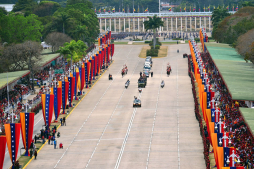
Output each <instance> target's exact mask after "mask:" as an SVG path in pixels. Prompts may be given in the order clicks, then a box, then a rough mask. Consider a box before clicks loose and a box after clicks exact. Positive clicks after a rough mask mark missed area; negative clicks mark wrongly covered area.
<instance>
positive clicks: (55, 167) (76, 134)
mask: <svg viewBox="0 0 254 169" xmlns="http://www.w3.org/2000/svg"><path fill="white" fill-rule="evenodd" d="M131 51H132V49H131V50H130V51H129V53H128V55H127V56H126V60H125V63H126V61H127V59H128V58H129V54H130V52H131ZM119 53H120V52H118V53H117V54H119ZM117 54H116V55H117ZM116 55H115V56H116ZM121 70H122V68H120V70H119V71H118V73H120V71H121ZM113 82H114V79H113V80H112V81H111V83H110V84H109V86H108V88H107V89H106V91H105V92H104V93H103V95H102V96H101V98H100V99H99V101H98V102H97V103H96V105H95V106H94V108H93V110H92V111H91V112H90V114H89V115H88V117H87V118H86V120H85V121H84V123H83V124H82V126H81V127H80V128H79V130H78V132H77V134H76V135H75V136H74V138H73V139H72V141H71V143H70V144H69V146H68V147H67V148H66V150H65V151H64V153H63V155H62V156H61V157H60V159H59V160H58V161H57V163H56V165H55V167H54V168H56V167H57V165H58V164H59V162H60V161H61V159H62V158H63V157H64V155H65V154H66V152H67V151H68V150H69V148H70V146H71V145H72V143H73V142H74V141H75V139H76V137H77V136H78V134H79V133H80V131H81V129H82V128H83V127H84V125H85V124H86V122H87V121H88V119H89V118H90V116H91V114H92V113H93V112H94V110H95V109H96V107H97V105H98V104H99V103H100V101H101V100H102V98H103V97H104V95H105V94H106V92H107V91H108V89H109V88H110V87H111V85H112V83H113Z"/></svg>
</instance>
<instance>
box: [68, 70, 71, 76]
mask: <svg viewBox="0 0 254 169" xmlns="http://www.w3.org/2000/svg"><path fill="white" fill-rule="evenodd" d="M68 77H71V68H69V70H68Z"/></svg>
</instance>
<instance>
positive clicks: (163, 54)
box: [138, 46, 168, 58]
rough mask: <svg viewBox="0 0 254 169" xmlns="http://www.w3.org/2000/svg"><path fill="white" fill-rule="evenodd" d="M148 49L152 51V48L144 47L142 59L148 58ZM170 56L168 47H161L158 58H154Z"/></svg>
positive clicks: (141, 54) (140, 54) (141, 53)
mask: <svg viewBox="0 0 254 169" xmlns="http://www.w3.org/2000/svg"><path fill="white" fill-rule="evenodd" d="M148 49H151V47H150V46H143V47H142V50H141V52H140V53H139V56H138V57H140V58H146V51H147V50H148ZM167 54H168V46H161V47H160V49H159V53H158V56H156V57H153V58H162V57H166V56H167Z"/></svg>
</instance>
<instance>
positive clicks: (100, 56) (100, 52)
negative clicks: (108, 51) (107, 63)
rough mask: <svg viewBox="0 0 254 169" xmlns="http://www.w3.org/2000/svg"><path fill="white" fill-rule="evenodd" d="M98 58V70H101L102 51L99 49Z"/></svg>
mask: <svg viewBox="0 0 254 169" xmlns="http://www.w3.org/2000/svg"><path fill="white" fill-rule="evenodd" d="M99 58H100V60H99V64H100V65H99V70H100V71H101V66H102V51H101V50H100V51H99Z"/></svg>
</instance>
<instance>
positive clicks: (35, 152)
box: [34, 150, 37, 160]
mask: <svg viewBox="0 0 254 169" xmlns="http://www.w3.org/2000/svg"><path fill="white" fill-rule="evenodd" d="M36 157H37V151H36V150H35V151H34V159H35V160H36Z"/></svg>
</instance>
